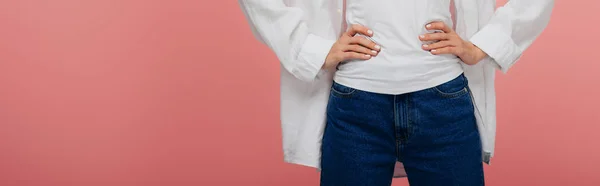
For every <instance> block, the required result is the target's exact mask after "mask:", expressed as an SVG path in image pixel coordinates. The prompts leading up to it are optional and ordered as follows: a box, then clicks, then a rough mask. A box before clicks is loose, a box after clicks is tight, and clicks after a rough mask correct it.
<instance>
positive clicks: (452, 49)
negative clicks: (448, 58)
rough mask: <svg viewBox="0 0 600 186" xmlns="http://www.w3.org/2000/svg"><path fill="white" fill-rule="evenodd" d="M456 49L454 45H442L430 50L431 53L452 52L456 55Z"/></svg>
mask: <svg viewBox="0 0 600 186" xmlns="http://www.w3.org/2000/svg"><path fill="white" fill-rule="evenodd" d="M457 51H458V49H457V48H456V47H443V48H438V49H433V50H431V51H430V52H431V54H434V55H440V54H454V55H456V53H457Z"/></svg>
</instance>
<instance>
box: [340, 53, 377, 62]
mask: <svg viewBox="0 0 600 186" xmlns="http://www.w3.org/2000/svg"><path fill="white" fill-rule="evenodd" d="M343 55H344V60H343V61H347V60H351V59H362V60H367V59H371V57H372V56H371V55H369V54H361V53H358V52H344V54H343Z"/></svg>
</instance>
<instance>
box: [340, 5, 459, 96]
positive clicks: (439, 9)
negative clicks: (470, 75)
mask: <svg viewBox="0 0 600 186" xmlns="http://www.w3.org/2000/svg"><path fill="white" fill-rule="evenodd" d="M433 21H442V22H444V23H445V24H446V25H448V26H449V27H452V24H453V22H452V17H451V13H450V0H377V1H372V0H347V1H346V22H347V24H348V25H351V24H360V25H363V26H366V27H368V28H370V29H371V30H373V32H374V35H373V37H371V38H369V37H367V38H368V39H371V40H372V41H374V42H376V43H377V44H379V45H380V46H381V47H382V48H381V51H380V53H379V54H378V55H377V56H375V57H372V58H371V59H369V60H352V61H347V62H344V63H342V64H341V65H340V66H339V67H338V71H337V72H336V74H335V77H334V80H335V81H336V82H337V83H340V84H343V85H346V86H349V87H353V88H357V89H360V90H364V91H370V92H376V93H384V94H403V93H408V92H413V91H418V90H422V89H427V88H431V87H434V86H437V85H439V84H442V83H444V82H447V81H449V80H452V79H453V78H455V77H457V76H458V75H460V74H461V73H462V72H463V71H462V67H461V64H460V62H461V60H460V58H458V57H456V56H455V55H452V54H443V55H433V54H431V53H430V52H429V51H426V50H423V49H422V48H421V47H422V45H423V44H427V43H424V42H423V41H421V40H419V38H418V36H419V35H422V34H426V33H431V32H433V31H428V30H426V29H425V25H426V24H428V23H430V22H433ZM363 37H366V36H363Z"/></svg>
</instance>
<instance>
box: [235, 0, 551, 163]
mask: <svg viewBox="0 0 600 186" xmlns="http://www.w3.org/2000/svg"><path fill="white" fill-rule="evenodd" d="M454 1H455V3H454V4H455V6H456V26H455V27H456V30H455V31H456V32H457V33H458V34H459V35H460V36H461V37H462V38H463V39H465V40H468V41H470V42H472V43H473V44H475V45H476V46H478V47H479V48H480V49H481V50H483V51H484V52H485V53H487V54H488V57H487V58H486V59H483V60H482V61H480V62H479V63H477V64H476V65H472V66H469V65H465V64H462V67H463V71H464V73H465V76H466V77H467V78H468V79H469V88H470V89H471V91H472V93H473V98H474V103H475V113H476V114H475V116H476V119H477V127H478V129H479V133H480V135H481V142H482V147H483V151H484V155H483V157H482V160H483V162H486V163H489V161H490V158H491V157H492V156H493V155H494V144H495V139H496V94H495V90H494V78H495V72H496V69H499V70H501V71H502V72H504V73H506V72H507V71H508V70H509V69H510V67H511V66H512V65H513V64H514V63H515V62H516V61H518V59H520V57H521V55H522V54H523V51H525V49H527V48H528V47H529V46H530V45H531V44H532V43H533V41H534V40H535V39H536V38H537V37H538V36H539V35H540V34H541V33H542V31H543V30H544V28H545V27H546V25H547V24H548V22H549V20H550V14H551V12H552V9H553V7H554V0H509V1H508V3H506V4H505V5H504V6H503V7H501V8H498V9H497V10H494V8H495V7H496V2H495V0H454ZM238 2H239V4H240V5H241V8H242V11H243V12H244V14H245V16H246V17H247V19H248V21H249V22H250V27H251V29H252V31H253V33H254V34H255V36H256V37H257V38H258V40H259V41H261V42H263V43H264V44H266V45H267V46H268V47H269V48H270V49H272V50H273V51H274V53H275V55H276V56H277V57H278V59H279V60H280V62H281V68H282V69H281V127H282V133H283V152H284V161H285V162H288V163H293V164H299V165H305V166H309V167H314V168H317V170H320V160H321V140H322V138H323V129H324V127H325V121H326V115H325V112H326V107H327V102H328V98H329V92H330V89H331V84H332V82H333V72H328V71H325V70H321V66H322V65H323V63H324V61H325V58H326V57H327V54H328V53H329V50H330V49H331V46H332V45H333V44H334V42H335V41H336V40H337V38H339V36H340V35H341V33H342V32H343V31H344V30H345V28H344V27H343V25H344V24H343V22H342V20H343V19H342V14H343V11H342V10H343V5H344V4H343V0H310V1H308V0H238ZM523 28H527V29H523ZM396 172H397V173H401V172H402V169H401V166H399V168H398V169H396ZM396 175H398V174H396Z"/></svg>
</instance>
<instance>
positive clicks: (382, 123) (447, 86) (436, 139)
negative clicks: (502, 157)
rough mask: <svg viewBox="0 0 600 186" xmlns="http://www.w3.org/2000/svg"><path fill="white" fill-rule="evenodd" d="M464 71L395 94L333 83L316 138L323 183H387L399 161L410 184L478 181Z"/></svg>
mask: <svg viewBox="0 0 600 186" xmlns="http://www.w3.org/2000/svg"><path fill="white" fill-rule="evenodd" d="M467 83H468V82H467V79H466V77H465V76H464V75H460V76H458V77H457V78H455V79H453V80H451V81H448V82H446V83H444V84H441V85H439V86H436V87H433V88H429V89H425V90H421V91H417V92H412V93H407V94H401V95H386V94H377V93H371V92H366V91H361V90H357V89H354V88H351V87H347V86H343V85H341V84H338V83H335V82H334V84H333V86H332V89H331V94H330V98H329V103H328V108H327V124H326V127H325V134H324V137H323V144H322V159H321V168H322V170H321V185H322V186H362V185H365V186H389V185H391V183H392V174H393V171H394V164H395V162H396V161H401V162H402V163H403V164H404V168H405V170H406V173H407V177H408V181H409V183H410V185H411V186H453V185H464V186H480V185H484V176H483V164H482V161H481V157H482V153H481V151H482V149H481V141H480V136H479V133H478V130H477V125H476V121H475V115H474V106H473V102H472V99H471V95H470V90H469V88H468V86H467Z"/></svg>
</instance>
